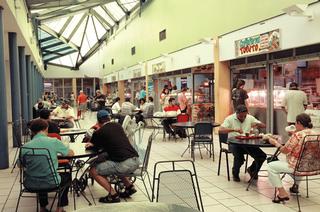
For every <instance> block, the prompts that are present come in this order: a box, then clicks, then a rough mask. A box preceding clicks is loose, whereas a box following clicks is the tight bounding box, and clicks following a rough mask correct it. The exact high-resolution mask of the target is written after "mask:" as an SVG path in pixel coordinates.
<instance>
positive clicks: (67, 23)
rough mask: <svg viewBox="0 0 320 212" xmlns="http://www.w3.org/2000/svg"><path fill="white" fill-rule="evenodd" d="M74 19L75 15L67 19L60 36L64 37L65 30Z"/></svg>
mask: <svg viewBox="0 0 320 212" xmlns="http://www.w3.org/2000/svg"><path fill="white" fill-rule="evenodd" d="M72 19H73V15H70V16H69V18H68V19H67V21H66V22H65V23H64V24H63V26H62V28H61V29H60V31H59V34H60V35H62V34H63V32H64V30H65V29H66V28H67V26H68V25H69V23H70V22H71V20H72Z"/></svg>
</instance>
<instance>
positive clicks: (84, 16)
mask: <svg viewBox="0 0 320 212" xmlns="http://www.w3.org/2000/svg"><path fill="white" fill-rule="evenodd" d="M87 15H88V13H84V14H83V16H82V17H81V18H80V20H79V22H78V23H77V25H76V26H75V27H74V28H73V30H72V32H71V33H70V35H69V37H68V38H67V39H68V40H70V39H71V38H72V37H73V35H74V34H75V33H76V31H77V30H78V29H79V27H80V25H81V24H82V21H83V20H84V19H85V18H86V17H87Z"/></svg>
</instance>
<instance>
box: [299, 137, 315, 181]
mask: <svg viewBox="0 0 320 212" xmlns="http://www.w3.org/2000/svg"><path fill="white" fill-rule="evenodd" d="M293 174H294V175H298V176H312V175H318V174H320V135H307V136H305V137H304V140H303V144H302V147H301V151H300V155H299V159H298V162H297V164H296V167H295V170H294V173H293Z"/></svg>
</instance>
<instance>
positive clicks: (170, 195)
mask: <svg viewBox="0 0 320 212" xmlns="http://www.w3.org/2000/svg"><path fill="white" fill-rule="evenodd" d="M152 188H153V191H152V201H154V200H155V202H162V203H167V204H178V205H183V206H186V207H189V208H193V209H196V210H199V211H204V209H203V204H202V199H201V193H200V187H199V183H198V178H197V173H196V169H195V166H194V163H193V162H192V161H191V160H177V161H159V162H157V163H155V165H154V173H153V187H152Z"/></svg>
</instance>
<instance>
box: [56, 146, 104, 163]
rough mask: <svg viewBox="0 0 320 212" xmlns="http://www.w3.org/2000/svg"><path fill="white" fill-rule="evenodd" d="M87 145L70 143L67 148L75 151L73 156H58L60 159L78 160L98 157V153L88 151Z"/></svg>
mask: <svg viewBox="0 0 320 212" xmlns="http://www.w3.org/2000/svg"><path fill="white" fill-rule="evenodd" d="M85 145H86V144H85V143H68V144H67V146H68V147H69V148H70V149H72V150H73V152H74V155H73V156H58V158H59V159H78V158H87V157H89V158H90V157H93V156H96V155H97V154H98V153H97V152H95V151H93V150H87V149H86V148H85Z"/></svg>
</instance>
